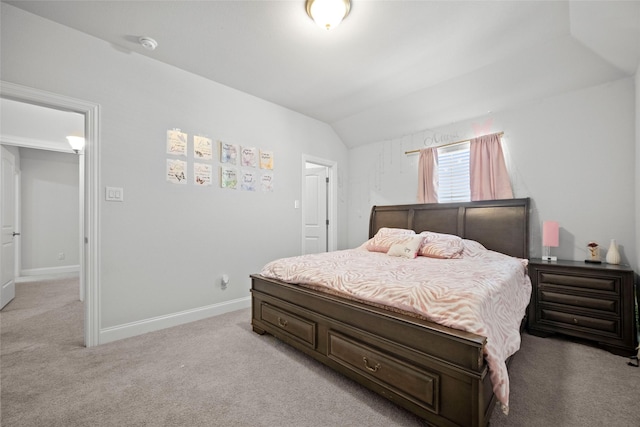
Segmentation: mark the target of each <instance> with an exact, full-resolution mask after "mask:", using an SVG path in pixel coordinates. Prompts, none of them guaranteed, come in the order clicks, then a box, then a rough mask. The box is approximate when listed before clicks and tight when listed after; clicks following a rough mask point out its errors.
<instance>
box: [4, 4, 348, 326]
mask: <svg viewBox="0 0 640 427" xmlns="http://www.w3.org/2000/svg"><path fill="white" fill-rule="evenodd" d="M1 7H2V28H1V31H2V33H1V36H2V37H1V43H2V44H1V49H0V52H1V55H2V57H1V59H2V61H1V69H0V71H1V75H2V79H3V80H5V81H8V82H12V83H17V84H21V85H25V86H30V87H35V88H39V89H43V90H46V91H50V92H54V93H58V94H62V95H65V96H70V97H74V98H78V99H82V100H86V101H90V102H95V103H98V104H100V114H101V117H100V138H101V139H100V147H99V150H100V170H99V180H100V185H101V189H102V191H104V187H105V186H114V187H122V188H123V189H124V202H106V201H104V200H101V202H100V209H99V214H100V230H99V232H100V238H101V242H100V248H99V249H100V255H101V259H100V302H101V306H100V308H101V313H100V315H101V325H100V327H101V329H102V330H105V328H107V329H113V328H117V327H119V326H122V327H124V328H126V327H127V325H129V324H134V323H136V322H138V323H140V322H145V321H146V320H149V319H150V321H153V320H154V319H157V318H167V317H170V316H171V315H172V314H174V313H178V312H183V311H189V310H197V309H199V308H202V307H210V306H215V305H216V304H223V303H225V302H232V301H237V300H238V299H242V300H246V301H247V304H248V296H249V284H250V279H249V275H250V274H251V273H256V272H259V271H260V269H261V267H262V266H263V265H264V264H265V263H267V262H268V261H270V260H272V259H274V258H277V257H282V256H290V255H296V254H299V253H300V250H301V242H302V236H301V228H302V227H301V209H294V200H297V199H298V200H299V199H301V191H302V186H301V182H302V176H301V175H302V174H301V171H302V166H301V164H302V155H303V154H308V155H312V156H315V157H318V158H323V159H328V160H333V161H335V162H337V164H338V170H339V177H338V181H339V189H338V193H339V194H338V199H339V200H338V219H339V221H338V236H340V237H339V242H338V247H340V248H342V247H345V246H346V242H347V233H346V223H347V220H346V218H347V217H346V215H347V206H346V202H345V200H346V188H344V185H343V183H344V182H345V180H346V177H347V173H348V169H347V166H348V165H347V156H348V151H347V149H346V147H345V146H344V144H343V143H342V142H341V141H340V140H339V138H338V137H337V136H336V134H335V132H333V130H332V129H331V128H330V127H329V126H328V125H326V124H324V123H322V122H319V121H316V120H313V119H310V118H308V117H305V116H302V115H300V114H297V113H294V112H292V111H290V110H287V109H284V108H281V107H279V106H276V105H273V104H271V103H268V102H266V101H263V100H261V99H258V98H255V97H253V96H250V95H247V94H245V93H242V92H239V91H236V90H233V89H230V88H228V87H226V86H223V85H220V84H217V83H214V82H211V81H208V80H205V79H203V78H201V77H199V76H196V75H193V74H189V73H187V72H184V71H182V70H179V69H177V68H174V67H171V66H168V65H165V64H162V63H160V62H157V61H155V60H153V59H150V58H147V57H144V56H141V55H138V54H136V53H133V52H130V51H127V50H126V49H124V48H122V47H118V46H113V45H111V44H109V43H107V42H103V41H101V40H98V39H96V38H93V37H90V36H87V35H85V34H82V33H80V32H77V31H75V30H72V29H69V28H67V27H64V26H61V25H58V24H55V23H53V22H50V21H47V20H44V19H41V18H39V17H37V16H34V15H32V14H29V13H26V12H24V11H21V10H18V9H16V8H14V7H12V6H10V5H7V4H5V3H2V5H1ZM257 72H259V71H257ZM172 128H180V129H182V131H184V132H187V133H188V134H189V135H190V136H192V135H194V134H201V135H206V136H209V137H211V138H214V139H218V138H219V139H223V140H226V141H228V142H232V143H236V144H241V145H248V146H255V147H258V148H262V149H267V150H272V151H273V152H274V155H275V170H274V174H275V185H274V186H275V190H274V191H273V193H264V192H260V191H257V192H245V191H240V190H225V189H221V188H219V186H218V185H217V178H216V180H215V182H216V184H215V185H213V186H211V187H205V188H203V187H196V186H194V185H193V184H191V183H190V184H188V185H175V184H171V183H168V182H166V180H165V163H166V159H167V157H168V156H167V154H166V153H165V147H166V132H167V130H168V129H172ZM190 141H191V139H190ZM190 149H192V148H191V146H190ZM189 164H190V165H192V164H193V163H192V155H191V154H190V157H189ZM211 164H212V165H213V166H214V171H216V172H217V170H218V162H217V161H216V160H214V161H212V162H211ZM216 175H217V173H216ZM101 198H102V197H101ZM223 273H226V274H228V275H229V277H230V284H229V286H228V287H227V288H226V290H222V289H221V287H220V285H219V280H220V276H221V275H222V274H223ZM248 321H249V319H247V322H248ZM124 334H125V335H126V334H127V332H126V331H125V332H124Z"/></svg>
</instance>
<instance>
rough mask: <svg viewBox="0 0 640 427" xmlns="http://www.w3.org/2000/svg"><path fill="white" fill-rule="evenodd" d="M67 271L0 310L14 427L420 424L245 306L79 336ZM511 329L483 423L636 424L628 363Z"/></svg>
mask: <svg viewBox="0 0 640 427" xmlns="http://www.w3.org/2000/svg"><path fill="white" fill-rule="evenodd" d="M77 293H78V284H77V279H75V278H73V277H71V278H70V277H61V278H56V279H52V280H47V281H38V280H31V281H28V282H25V283H20V284H18V285H17V288H16V299H15V300H14V301H12V302H11V303H10V304H9V305H8V306H7V307H6V308H5V309H4V310H3V311H2V312H0V374H1V379H0V388H1V394H0V399H1V400H0V405H1V406H0V416H1V418H0V421H1V424H2V426H3V427H14V426H422V425H424V423H423V422H422V421H421V420H420V419H418V418H416V417H415V416H413V415H412V414H410V413H408V412H406V411H405V410H403V409H401V408H399V407H397V406H396V405H394V404H393V403H391V402H389V401H387V400H385V399H383V398H381V397H379V396H377V395H375V394H373V393H371V392H369V391H368V390H366V389H364V388H363V387H361V386H359V385H358V384H356V383H354V382H353V381H351V380H348V379H346V378H344V377H342V376H340V375H338V374H336V373H334V372H332V371H331V370H329V369H327V368H325V367H324V366H323V365H321V364H319V363H317V362H315V361H314V360H312V359H310V358H308V357H306V356H305V355H303V354H301V353H299V352H297V351H295V350H293V349H291V348H290V347H288V346H286V345H285V344H282V343H281V342H279V341H277V340H275V339H274V338H272V337H270V336H268V335H265V336H259V335H256V334H254V333H253V332H252V331H251V327H250V324H249V317H250V313H249V310H241V311H237V312H234V313H228V314H225V315H222V316H218V317H215V318H211V319H206V320H202V321H199V322H193V323H190V324H187V325H182V326H178V327H175V328H171V329H167V330H163V331H158V332H154V333H150V334H146V335H143V336H140V337H134V338H130V339H126V340H121V341H118V342H114V343H110V344H106V345H103V346H99V347H96V348H91V349H86V348H84V347H83V346H82V305H81V303H80V302H79V301H77ZM627 360H628V359H626V358H623V357H619V356H614V355H612V354H610V353H608V352H605V351H603V350H600V349H597V348H593V347H590V346H585V345H581V344H577V343H573V342H570V341H566V340H561V339H554V338H551V339H550V338H547V339H542V338H537V337H532V336H529V335H526V334H525V335H524V336H523V345H522V350H521V351H520V352H519V353H518V355H517V356H516V358H515V359H514V361H513V363H512V365H511V381H512V382H511V413H510V415H509V416H504V415H503V414H502V413H500V412H499V411H498V410H496V411H495V412H494V415H493V418H492V420H491V425H492V426H567V427H572V426H576V427H578V426H580V427H582V426H609V425H611V426H630V427H638V426H640V406H638V405H639V403H638V402H639V396H640V368H631V367H629V366H627V365H626V362H627Z"/></svg>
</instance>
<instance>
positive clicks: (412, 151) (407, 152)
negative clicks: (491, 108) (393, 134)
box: [404, 132, 504, 154]
mask: <svg viewBox="0 0 640 427" xmlns="http://www.w3.org/2000/svg"><path fill="white" fill-rule="evenodd" d="M496 134H497V135H498V136H502V135H504V132H496ZM489 135H491V134H489ZM483 136H486V135H483ZM478 138H480V137H478ZM472 139H474V138H469V139H463V140H460V141H456V142H449V143H447V144H442V145H436V146H435V147H433V148H441V147H448V146H449V145H455V144H462V143H463V142H469V141H471V140H472ZM425 148H430V147H425ZM420 150H421V149H418V150H411V151H405V152H404V154H413V153H419V152H420Z"/></svg>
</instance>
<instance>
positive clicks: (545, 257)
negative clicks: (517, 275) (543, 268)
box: [542, 255, 558, 261]
mask: <svg viewBox="0 0 640 427" xmlns="http://www.w3.org/2000/svg"><path fill="white" fill-rule="evenodd" d="M542 260H543V261H558V257H557V256H550V255H547V256H543V257H542Z"/></svg>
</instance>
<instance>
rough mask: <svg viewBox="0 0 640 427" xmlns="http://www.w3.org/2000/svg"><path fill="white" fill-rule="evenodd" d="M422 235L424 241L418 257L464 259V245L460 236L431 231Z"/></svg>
mask: <svg viewBox="0 0 640 427" xmlns="http://www.w3.org/2000/svg"><path fill="white" fill-rule="evenodd" d="M420 235H421V236H424V241H423V242H422V247H421V248H420V250H419V251H418V255H420V256H426V257H430V258H446V259H451V258H462V251H463V250H464V244H463V242H462V239H461V238H460V237H459V236H454V235H453V234H442V233H433V232H431V231H423V232H422V233H420Z"/></svg>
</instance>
